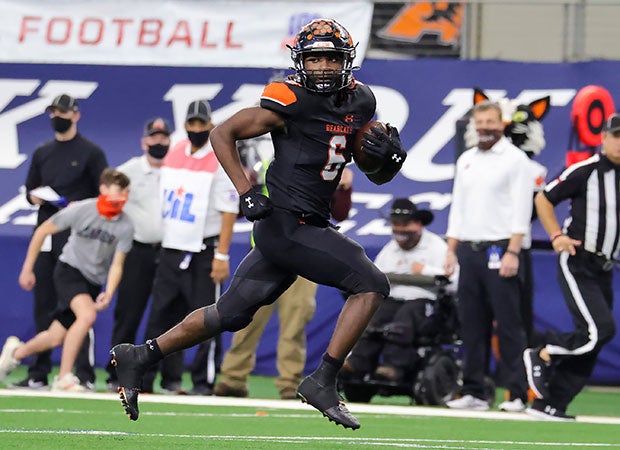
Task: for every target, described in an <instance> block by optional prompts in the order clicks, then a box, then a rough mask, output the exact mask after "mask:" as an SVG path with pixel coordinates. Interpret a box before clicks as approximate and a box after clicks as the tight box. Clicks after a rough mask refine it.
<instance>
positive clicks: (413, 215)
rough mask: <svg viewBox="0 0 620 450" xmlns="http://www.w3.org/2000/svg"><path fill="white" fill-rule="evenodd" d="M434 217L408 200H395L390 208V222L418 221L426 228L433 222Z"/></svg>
mask: <svg viewBox="0 0 620 450" xmlns="http://www.w3.org/2000/svg"><path fill="white" fill-rule="evenodd" d="M434 218H435V215H434V214H433V213H432V212H431V211H428V210H426V209H418V207H417V206H416V205H415V203H413V202H412V201H411V200H409V199H408V198H397V199H395V200H394V203H392V206H391V207H390V220H391V221H392V220H419V221H420V222H422V225H424V226H426V225H428V224H429V223H431V222H432V221H433V219H434Z"/></svg>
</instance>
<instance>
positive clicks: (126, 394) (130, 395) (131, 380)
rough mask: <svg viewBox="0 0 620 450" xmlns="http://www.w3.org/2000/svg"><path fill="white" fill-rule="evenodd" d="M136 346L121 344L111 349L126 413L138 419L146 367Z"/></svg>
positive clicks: (131, 417)
mask: <svg viewBox="0 0 620 450" xmlns="http://www.w3.org/2000/svg"><path fill="white" fill-rule="evenodd" d="M136 353H137V352H136V347H135V346H134V345H132V344H119V345H117V346H115V347H113V348H112V350H110V355H112V361H111V363H112V365H113V366H114V367H115V368H116V376H117V378H118V393H119V395H120V398H121V403H122V405H123V408H125V414H127V415H128V416H129V419H131V420H138V416H139V414H140V410H139V409H138V394H139V393H140V384H141V382H142V376H143V375H144V372H145V371H146V367H144V366H143V365H142V364H140V363H139V362H138V358H137V354H136Z"/></svg>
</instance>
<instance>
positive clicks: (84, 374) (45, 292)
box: [28, 230, 95, 383]
mask: <svg viewBox="0 0 620 450" xmlns="http://www.w3.org/2000/svg"><path fill="white" fill-rule="evenodd" d="M69 234H70V231H69V230H67V231H63V232H61V233H57V234H55V235H53V236H52V250H51V251H49V252H41V253H40V254H39V256H38V258H37V260H36V262H35V264H34V274H35V277H36V279H37V282H36V284H35V286H34V289H33V294H34V322H35V327H36V332H37V333H40V332H41V331H45V330H47V329H48V328H49V326H50V324H51V323H52V321H53V320H54V312H55V310H56V306H57V304H58V299H57V297H56V287H55V286H54V279H53V275H54V268H55V267H56V264H57V262H58V257H59V256H60V254H61V253H62V248H63V247H64V245H65V244H66V243H67V240H68V239H69ZM92 341H94V334H93V330H92V329H91V330H90V332H89V334H88V335H86V337H85V338H84V343H83V344H82V348H81V349H80V352H79V353H78V356H77V359H76V361H75V372H76V375H77V377H78V378H79V379H80V381H81V382H90V383H94V382H95V370H94V368H93V366H94V363H95V362H94V361H93V360H91V359H90V357H89V355H90V354H91V353H93V352H91V351H90V348H91V342H92ZM92 343H93V344H94V342H92ZM51 354H52V352H51V351H45V352H41V353H37V354H36V355H34V356H33V358H32V361H31V363H30V366H29V367H28V378H30V379H32V380H36V381H40V380H46V379H47V376H48V375H49V373H50V371H51V370H52V359H51Z"/></svg>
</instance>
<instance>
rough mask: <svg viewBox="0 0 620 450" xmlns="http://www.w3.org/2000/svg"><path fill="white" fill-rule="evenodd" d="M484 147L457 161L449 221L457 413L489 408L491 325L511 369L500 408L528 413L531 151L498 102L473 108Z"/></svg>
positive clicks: (451, 403)
mask: <svg viewBox="0 0 620 450" xmlns="http://www.w3.org/2000/svg"><path fill="white" fill-rule="evenodd" d="M473 118H474V122H475V125H476V131H477V133H478V145H477V146H476V147H474V148H471V149H469V150H467V151H466V152H464V153H463V154H462V155H461V157H460V158H459V159H458V161H457V162H456V173H455V177H454V188H453V191H452V206H451V207H450V215H449V219H448V231H447V233H446V235H447V237H448V253H447V256H446V273H451V271H452V270H454V267H455V264H456V258H457V257H458V262H459V264H460V277H459V284H458V297H459V317H460V321H461V335H462V338H463V347H464V358H463V363H464V364H463V389H462V397H461V398H459V399H455V400H451V401H449V402H447V403H446V404H447V406H448V407H450V408H455V409H475V410H486V409H489V405H488V399H487V398H486V396H485V384H484V375H485V373H486V371H487V365H488V354H489V346H490V333H491V329H492V326H493V320H495V321H496V322H497V336H498V338H499V347H500V352H501V355H502V361H503V362H504V363H505V367H506V369H507V372H508V374H509V375H508V377H507V379H506V386H505V387H506V388H507V389H508V390H509V399H507V400H506V401H505V402H503V403H501V404H500V405H499V408H500V409H501V410H505V411H510V412H517V411H523V410H524V409H525V402H526V401H527V383H526V380H525V370H524V368H523V361H522V358H521V356H522V354H523V351H524V350H525V348H526V347H527V344H526V342H527V341H526V334H525V327H524V326H523V319H522V317H521V307H520V304H521V300H520V298H521V286H520V281H519V277H518V276H517V273H518V269H519V252H520V250H521V244H522V240H523V235H524V234H525V233H527V231H528V230H529V227H530V217H531V214H532V196H533V189H534V188H533V183H532V177H531V175H530V170H529V167H530V166H529V162H528V158H527V156H526V155H525V153H524V152H523V151H522V150H520V149H519V148H518V147H515V146H514V145H512V144H511V143H510V142H509V141H508V140H507V139H506V138H505V137H504V135H503V133H504V124H503V122H502V114H501V110H500V108H499V105H497V103H492V102H488V101H484V102H481V103H478V104H477V105H476V106H474V111H473Z"/></svg>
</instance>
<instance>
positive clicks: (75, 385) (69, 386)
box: [52, 373, 86, 392]
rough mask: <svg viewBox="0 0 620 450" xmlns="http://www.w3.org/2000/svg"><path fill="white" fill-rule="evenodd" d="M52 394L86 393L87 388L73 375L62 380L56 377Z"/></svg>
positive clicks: (69, 374)
mask: <svg viewBox="0 0 620 450" xmlns="http://www.w3.org/2000/svg"><path fill="white" fill-rule="evenodd" d="M52 392H86V388H85V387H84V386H82V385H81V384H80V379H79V378H78V377H76V376H75V375H73V374H72V373H68V374H66V375H65V376H64V377H62V378H58V375H56V376H55V377H54V382H53V383H52Z"/></svg>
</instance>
